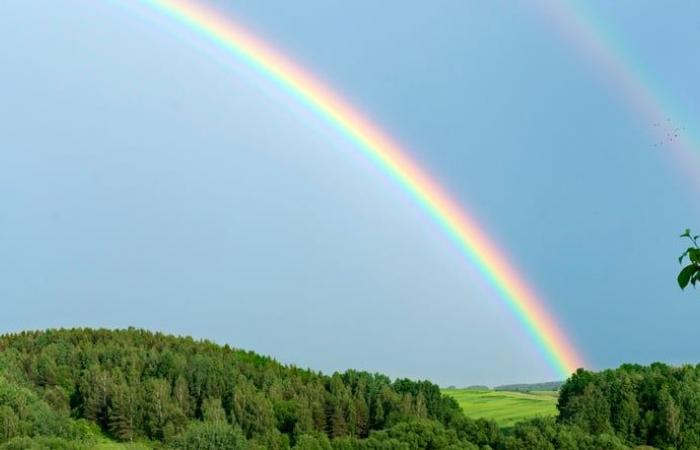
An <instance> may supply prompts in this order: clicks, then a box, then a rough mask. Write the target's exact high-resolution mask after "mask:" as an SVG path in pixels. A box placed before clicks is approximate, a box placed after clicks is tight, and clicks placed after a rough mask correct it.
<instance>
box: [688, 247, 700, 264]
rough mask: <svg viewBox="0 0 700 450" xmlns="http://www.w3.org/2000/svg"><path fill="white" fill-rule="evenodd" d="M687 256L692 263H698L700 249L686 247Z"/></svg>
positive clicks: (699, 261) (699, 260)
mask: <svg viewBox="0 0 700 450" xmlns="http://www.w3.org/2000/svg"><path fill="white" fill-rule="evenodd" d="M688 257H689V258H690V260H691V261H692V262H694V263H700V250H698V249H697V248H689V249H688Z"/></svg>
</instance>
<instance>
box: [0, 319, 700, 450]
mask: <svg viewBox="0 0 700 450" xmlns="http://www.w3.org/2000/svg"><path fill="white" fill-rule="evenodd" d="M559 409H560V416H559V418H558V419H556V418H542V419H536V420H532V421H528V422H524V423H519V424H518V425H516V426H515V427H514V428H513V429H511V430H506V431H504V430H501V429H499V428H498V427H497V426H496V424H495V423H494V422H490V421H487V420H473V419H469V418H466V417H465V416H464V414H463V413H462V412H461V410H460V409H459V407H458V405H457V403H456V402H455V401H454V400H452V399H451V398H448V397H445V396H443V395H442V394H441V393H440V390H439V388H438V387H437V386H436V385H434V384H431V383H429V382H426V381H420V382H415V381H410V380H405V379H400V380H393V381H392V380H390V379H389V378H387V377H385V376H383V375H377V374H369V373H366V372H357V371H347V372H345V373H342V374H341V373H335V374H333V375H332V376H327V375H323V374H320V373H317V372H312V371H309V370H302V369H299V368H296V367H293V366H284V365H281V364H279V363H277V362H275V361H274V360H272V359H270V358H265V357H262V356H259V355H256V354H254V353H251V352H245V351H241V350H235V349H232V348H230V347H228V346H223V347H222V346H217V345H215V344H213V343H210V342H206V341H195V340H193V339H191V338H179V337H173V336H166V335H162V334H154V333H149V332H146V331H143V330H136V329H129V330H122V331H107V330H89V329H74V330H50V331H45V332H25V333H19V334H13V335H6V336H2V337H0V448H2V449H29V448H32V449H34V448H37V449H38V448H56V449H60V448H93V447H95V445H96V442H98V441H99V440H104V439H105V436H107V437H109V438H110V439H114V440H118V441H122V442H127V443H128V442H141V443H145V445H147V446H149V447H161V448H175V449H250V450H253V449H261V450H262V449H300V450H301V449H304V450H351V449H365V450H380V449H387V450H389V449H391V450H410V449H434V450H441V449H444V450H448V449H449V450H456V449H482V450H484V449H499V450H514V449H537V450H540V449H572V450H573V449H590V450H594V449H596V450H597V449H624V448H630V447H631V446H634V445H637V444H644V443H647V444H653V445H658V446H660V447H663V448H672V447H673V446H675V447H678V448H696V446H700V440H699V439H698V436H700V425H699V424H700V368H698V369H696V368H693V367H686V368H680V369H672V368H669V367H666V366H662V365H654V366H652V367H650V368H644V367H640V366H623V367H622V368H620V369H618V370H616V371H605V372H602V373H598V374H596V373H591V372H587V371H579V372H577V373H576V374H575V375H574V376H573V377H572V378H571V379H569V380H568V381H567V382H566V383H565V384H564V386H563V387H562V391H561V398H560V402H559Z"/></svg>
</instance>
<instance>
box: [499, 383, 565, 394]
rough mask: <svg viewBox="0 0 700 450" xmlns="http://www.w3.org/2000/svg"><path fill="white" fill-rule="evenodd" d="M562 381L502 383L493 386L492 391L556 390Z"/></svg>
mask: <svg viewBox="0 0 700 450" xmlns="http://www.w3.org/2000/svg"><path fill="white" fill-rule="evenodd" d="M562 384H564V382H563V381H547V382H545V383H530V384H504V385H501V386H496V387H495V388H493V390H494V391H515V392H532V391H558V390H559V388H560V387H561V385H562Z"/></svg>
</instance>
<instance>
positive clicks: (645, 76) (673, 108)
mask: <svg viewBox="0 0 700 450" xmlns="http://www.w3.org/2000/svg"><path fill="white" fill-rule="evenodd" d="M530 5H536V6H537V9H538V11H539V12H541V14H542V15H544V16H545V17H548V18H550V19H551V21H552V23H553V24H554V25H555V26H556V27H557V29H558V30H559V31H560V32H561V34H562V35H564V36H566V37H567V38H568V39H569V41H570V42H571V43H572V44H574V45H575V46H576V47H577V48H578V49H579V50H580V51H581V52H582V53H584V54H585V55H587V56H588V57H589V58H590V59H591V61H593V62H595V64H596V67H597V68H598V69H599V70H600V71H601V72H602V73H603V74H604V75H605V78H606V79H607V81H608V82H610V83H611V84H612V85H614V86H615V88H616V93H617V94H620V95H622V96H623V97H624V98H625V100H627V102H628V106H629V107H630V109H631V111H632V112H635V113H636V114H638V115H639V116H640V117H641V118H642V120H643V121H644V122H646V125H647V126H648V129H650V130H651V131H652V132H653V133H654V134H655V135H656V137H655V139H656V140H657V143H656V145H655V147H656V148H658V149H660V150H662V151H667V152H668V153H669V154H671V155H673V156H674V158H675V159H676V160H677V162H678V163H679V166H680V168H681V170H683V171H684V172H686V174H687V175H688V179H689V180H690V182H692V183H695V185H696V186H695V187H700V138H699V136H698V129H697V126H696V125H695V124H692V123H691V121H690V120H688V119H686V118H684V117H683V114H681V113H680V108H678V107H677V105H675V104H674V102H673V101H671V100H670V98H669V97H668V96H667V95H665V93H664V91H663V89H661V87H660V83H658V82H655V81H654V80H652V77H651V76H650V74H651V72H650V71H649V70H648V69H647V68H645V67H643V65H642V64H640V63H639V62H636V61H635V60H634V58H633V56H632V52H631V51H630V50H629V49H627V48H625V46H624V45H622V42H621V40H620V39H619V38H616V37H615V36H614V33H612V32H611V30H610V29H609V27H606V26H604V25H603V24H602V23H601V22H600V21H599V20H595V19H594V17H593V16H592V15H591V13H590V12H589V11H587V10H585V9H584V6H583V4H581V3H577V2H570V1H562V0H539V1H537V2H533V3H531V4H530ZM691 125H695V126H691Z"/></svg>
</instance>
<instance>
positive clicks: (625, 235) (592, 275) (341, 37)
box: [0, 0, 700, 386]
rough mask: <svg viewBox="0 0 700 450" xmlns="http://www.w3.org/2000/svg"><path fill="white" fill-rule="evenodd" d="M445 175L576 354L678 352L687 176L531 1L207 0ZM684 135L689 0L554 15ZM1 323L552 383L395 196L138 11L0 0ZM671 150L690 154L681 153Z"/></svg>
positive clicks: (408, 372)
mask: <svg viewBox="0 0 700 450" xmlns="http://www.w3.org/2000/svg"><path fill="white" fill-rule="evenodd" d="M216 7H217V8H218V9H219V10H221V11H222V13H223V14H229V15H231V16H232V17H235V18H236V19H237V20H238V21H239V22H241V23H243V24H245V25H246V26H248V27H250V28H251V29H253V30H255V31H256V32H257V33H258V35H260V36H263V37H264V38H265V39H266V40H267V41H268V42H270V43H272V44H273V45H274V46H275V47H276V48H278V49H280V50H282V51H283V52H284V53H285V54H286V55H288V56H289V57H290V58H292V59H294V60H295V61H297V62H298V63H299V64H300V65H302V66H304V67H306V68H307V69H309V70H310V71H311V72H313V73H314V74H316V75H318V76H319V77H320V78H322V79H324V80H326V81H327V82H328V84H330V85H331V86H333V87H334V88H335V89H336V90H337V92H339V93H341V94H342V95H343V96H344V97H345V98H347V99H348V100H350V101H351V102H352V103H353V104H354V105H356V106H357V107H358V108H359V109H361V110H362V111H365V112H366V113H367V115H368V116H369V117H371V118H372V119H373V121H374V122H375V123H377V124H379V125H380V126H381V128H382V129H383V130H385V131H386V132H387V133H388V134H390V135H391V136H393V137H395V138H396V139H397V140H398V141H399V142H401V143H403V144H404V146H405V148H407V149H408V150H409V152H410V154H411V155H412V156H413V157H414V158H415V159H416V160H418V161H420V162H421V165H422V166H423V167H425V168H426V169H427V170H428V171H429V172H430V173H432V174H433V175H434V176H435V177H436V179H438V180H439V181H440V182H441V183H442V184H443V186H444V187H445V188H446V189H447V190H449V191H450V192H451V193H452V194H453V195H454V197H455V198H456V199H457V200H458V201H459V202H460V204H461V205H463V207H464V208H465V210H466V211H469V212H470V214H472V215H473V216H474V217H475V218H476V219H477V220H478V221H479V222H480V223H481V224H482V226H483V230H484V231H485V232H486V233H487V234H488V235H489V236H490V237H491V238H492V240H493V241H494V242H495V243H496V244H497V245H498V246H499V247H500V248H501V249H502V250H503V251H504V252H505V253H506V254H508V255H509V256H510V259H511V261H512V262H513V264H514V265H515V266H516V267H518V268H519V270H520V273H521V275H522V276H523V277H524V278H525V279H526V280H528V282H529V283H531V284H532V285H533V286H534V287H535V288H536V290H537V292H538V293H540V294H541V297H542V298H543V301H544V302H545V304H546V305H547V309H548V310H549V311H550V312H551V314H552V315H553V316H554V317H555V318H556V320H557V322H558V323H559V325H560V326H561V327H562V329H564V330H565V332H566V334H567V336H569V337H570V339H571V341H572V342H573V344H574V346H575V347H576V348H577V349H578V350H579V352H580V353H581V354H582V355H583V356H584V358H585V360H586V362H587V365H588V367H589V368H592V369H604V368H608V367H615V366H617V365H619V364H621V363H623V362H637V363H649V362H652V361H664V362H668V363H673V364H681V363H697V362H698V361H700V350H698V346H697V342H698V341H699V340H700V328H699V327H697V322H698V320H700V293H699V292H697V291H693V290H692V289H691V290H690V291H686V292H681V291H680V289H679V288H678V286H677V285H676V282H675V277H676V274H677V272H678V269H679V265H678V261H677V257H678V255H679V254H680V253H681V251H682V250H683V249H684V243H683V241H682V240H681V239H680V238H679V237H678V235H679V234H680V232H681V231H682V230H683V229H685V228H686V227H691V228H692V227H696V229H700V208H699V206H698V201H697V199H698V196H699V194H700V193H699V192H698V190H699V189H700V184H699V183H698V182H697V180H694V179H692V177H691V176H689V175H688V174H689V172H688V171H687V170H684V167H683V164H682V163H680V162H679V161H678V160H677V159H676V158H675V157H674V156H673V152H672V151H671V144H670V143H668V142H659V138H658V137H657V136H655V135H654V133H653V125H654V124H652V123H649V122H648V120H646V119H645V118H644V117H643V116H642V115H640V114H639V112H638V111H636V110H635V105H634V104H632V103H631V102H630V101H629V99H628V98H627V97H625V95H624V94H623V93H622V92H621V89H620V86H618V85H616V84H615V83H614V82H611V79H610V74H609V73H608V72H606V70H605V68H604V67H600V65H599V64H597V63H596V62H595V60H593V59H591V58H590V57H589V56H588V55H586V54H585V52H582V51H581V49H580V48H579V47H578V46H577V45H576V44H575V43H574V42H572V41H571V40H570V39H569V38H568V37H567V36H566V34H565V33H562V30H561V29H560V28H559V27H558V26H557V23H556V21H555V20H553V19H552V16H551V15H549V14H548V11H547V9H546V8H541V7H537V6H536V3H535V2H525V1H519V2H505V1H489V2H484V1H463V0H459V1H457V0H454V1H449V0H441V1H438V2H405V1H398V0H391V1H385V2H375V1H370V0H356V1H353V2H343V1H339V0H333V1H328V0H298V1H295V2H278V1H263V0H255V1H253V0H247V1H243V0H241V1H233V0H220V1H218V2H216ZM569 10H570V11H572V13H575V14H579V15H581V16H580V17H585V20H587V21H589V22H590V23H592V24H594V25H595V27H597V29H599V30H602V32H603V33H604V35H605V36H606V38H605V39H608V40H609V41H610V42H614V44H615V48H617V49H618V50H621V51H623V53H624V57H625V58H626V61H629V62H631V63H633V66H634V67H635V70H637V71H638V72H639V73H640V74H641V75H642V76H643V78H644V79H645V80H646V81H645V82H646V83H649V85H650V86H653V90H654V92H655V93H657V95H658V96H659V97H660V99H661V100H662V103H663V104H664V106H665V107H666V108H668V111H669V112H670V113H669V116H670V117H672V118H673V119H672V120H674V121H676V122H677V123H674V126H677V127H678V128H682V129H683V130H684V131H683V132H684V133H689V134H693V133H694V134H695V135H700V123H698V120H697V117H700V86H698V84H697V80H698V79H700V59H698V58H695V57H693V55H695V54H696V51H697V43H698V42H700V19H698V18H699V17H700V14H698V13H700V5H698V4H697V3H696V2H692V1H688V2H683V1H673V2H664V3H663V4H662V3H660V2H651V1H632V0H624V1H619V2H605V1H590V2H578V3H575V2H571V7H570V8H569ZM0 53H1V54H2V65H1V68H2V70H0V204H1V205H2V207H1V208H0V302H1V303H0V304H2V306H3V314H2V315H0V332H11V331H18V330H24V329H39V328H47V327H70V326H93V327H98V326H100V327H102V326H104V327H127V326H136V327H144V328H148V329H152V330H160V331H163V332H168V333H174V334H186V335H192V336H195V337H197V338H207V339H211V340H214V341H216V342H219V343H222V344H223V343H228V344H230V345H233V346H236V347H239V348H244V349H249V350H254V351H256V352H259V353H262V354H266V355H271V356H273V357H275V358H277V359H278V360H280V361H281V362H284V363H293V364H295V365H298V366H302V367H310V368H313V369H315V370H323V371H325V372H332V371H335V370H345V369H347V368H357V369H363V370H369V371H372V372H382V373H386V374H388V375H390V376H393V377H411V378H421V379H430V380H433V381H434V382H437V383H439V384H441V385H444V386H447V385H457V386H464V385H470V384H487V385H498V384H503V383H512V382H536V381H545V380H551V379H554V378H556V375H555V373H554V371H553V370H552V368H551V367H550V366H548V364H547V363H546V361H545V359H544V358H543V357H542V355H541V353H540V352H539V350H538V348H537V347H536V346H535V345H534V343H533V342H532V340H531V339H530V338H529V337H528V335H527V333H526V332H525V331H524V330H523V328H522V326H521V325H520V323H519V322H518V321H517V320H516V319H515V318H514V317H513V316H512V314H511V313H510V312H509V310H508V309H507V308H506V307H505V306H504V305H503V303H502V301H501V300H500V298H499V297H498V294H497V293H496V292H495V291H494V290H493V288H492V287H491V286H490V285H489V284H488V283H487V282H486V281H485V280H484V279H483V277H482V276H481V275H480V274H479V272H478V271H477V269H476V268H475V267H474V265H473V263H471V262H470V261H468V260H466V259H465V258H464V257H463V256H462V255H461V254H460V252H459V251H458V250H457V249H456V248H455V246H454V245H453V244H452V243H451V242H450V241H449V239H448V238H447V237H446V236H445V235H444V233H443V232H442V231H441V230H440V229H439V228H438V227H437V226H436V225H435V223H434V222H432V221H431V219H430V218H429V217H427V216H426V215H425V213H424V212H423V211H422V210H421V209H420V208H418V207H417V206H416V205H415V203H413V202H412V201H411V200H410V199H409V198H407V196H406V195H405V193H404V192H403V191H402V190H401V189H400V188H399V187H398V186H396V185H395V183H394V182H392V181H391V180H390V179H388V178H387V177H386V176H385V175H384V174H383V173H382V172H380V171H379V170H377V168H376V167H374V166H372V165H371V164H369V163H368V162H367V161H365V160H364V159H363V158H362V157H361V156H360V155H359V154H358V152H357V151H356V149H355V148H353V146H352V144H351V143H349V142H347V141H346V140H344V139H343V138H342V136H339V135H338V134H337V133H335V132H334V131H333V130H331V129H330V128H328V127H327V126H325V125H324V124H323V123H321V122H320V121H319V120H318V119H317V118H315V117H314V116H313V115H312V114H310V113H309V112H308V111H305V110H304V109H303V108H302V107H300V106H299V105H297V104H295V103H294V102H292V101H290V100H289V98H287V97H286V94H284V93H283V92H280V91H278V90H277V89H276V88H275V87H274V86H272V85H270V84H269V83H268V82H266V81H265V80H264V79H261V77H259V76H258V75H256V74H255V73H254V72H252V71H251V70H250V69H249V68H247V67H246V66H245V65H243V64H242V63H241V62H240V61H236V60H235V59H234V58H232V57H231V56H230V55H227V54H226V53H224V52H223V51H221V50H220V49H217V48H215V47H213V46H212V45H210V44H208V43H206V42H205V41H203V40H201V39H200V38H197V37H196V36H193V35H192V34H191V33H188V32H187V31H186V30H183V29H182V28H181V27H180V26H178V25H177V24H174V23H172V22H170V21H169V20H168V19H167V18H165V17H160V16H158V15H155V14H153V13H149V12H147V9H145V8H143V7H142V6H140V4H139V3H138V2H136V1H135V0H104V1H96V0H70V1H64V0H60V1H59V0H34V1H32V2H26V1H23V0H7V1H3V2H0ZM690 151H692V152H696V153H700V148H697V147H696V148H691V149H690Z"/></svg>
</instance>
